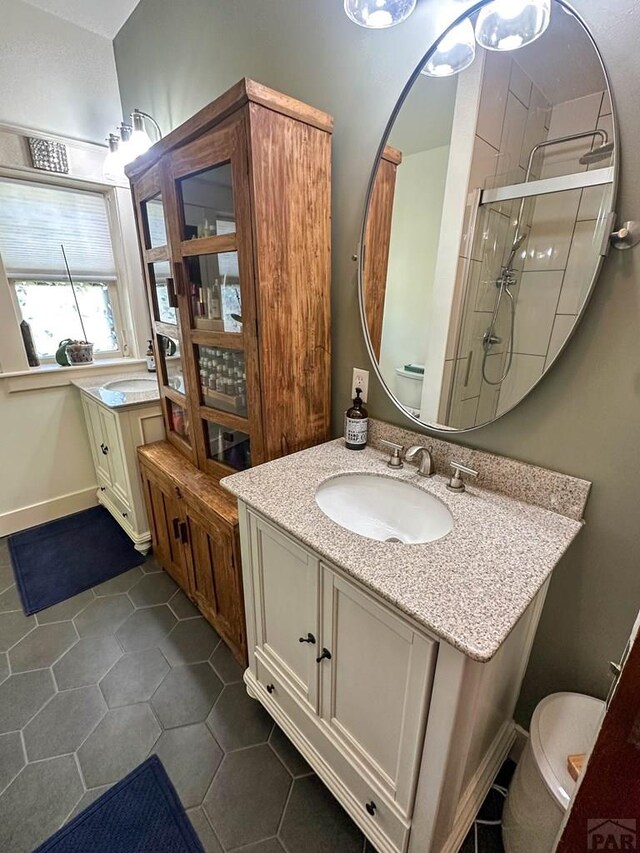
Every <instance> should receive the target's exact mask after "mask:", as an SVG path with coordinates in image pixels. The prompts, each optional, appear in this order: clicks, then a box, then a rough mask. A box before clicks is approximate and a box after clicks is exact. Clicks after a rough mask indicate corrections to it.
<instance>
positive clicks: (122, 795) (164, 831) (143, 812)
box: [34, 755, 204, 853]
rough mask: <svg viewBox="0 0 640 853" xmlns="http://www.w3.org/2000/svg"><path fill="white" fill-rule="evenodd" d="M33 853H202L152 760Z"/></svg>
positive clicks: (165, 778) (171, 790)
mask: <svg viewBox="0 0 640 853" xmlns="http://www.w3.org/2000/svg"><path fill="white" fill-rule="evenodd" d="M34 853H204V848H203V846H202V844H201V843H200V840H199V839H198V836H197V835H196V832H195V830H194V828H193V827H192V826H191V823H190V821H189V818H188V817H187V815H186V814H185V810H184V809H183V807H182V804H181V802H180V800H179V799H178V795H177V794H176V791H175V788H174V787H173V785H172V784H171V780H170V779H169V777H168V776H167V773H166V771H165V769H164V767H163V766H162V763H161V762H160V759H159V758H158V757H157V756H156V755H152V756H151V758H147V760H146V761H145V762H144V764H141V765H140V767H137V768H136V769H135V770H134V771H133V772H132V773H129V775H128V776H125V778H124V779H123V780H122V781H121V782H118V783H117V784H116V785H114V786H113V787H112V788H109V790H108V791H106V792H105V793H104V794H103V795H102V796H101V797H99V798H98V799H97V800H95V802H93V803H91V805H90V806H87V808H86V809H85V810H84V811H83V812H80V814H79V815H78V816H77V817H74V818H73V820H72V821H71V822H70V823H68V824H67V825H66V826H63V827H62V829H59V830H58V832H56V834H55V835H52V836H51V838H50V839H49V840H48V841H45V843H44V844H42V845H41V846H40V847H38V848H37V849H36V850H34Z"/></svg>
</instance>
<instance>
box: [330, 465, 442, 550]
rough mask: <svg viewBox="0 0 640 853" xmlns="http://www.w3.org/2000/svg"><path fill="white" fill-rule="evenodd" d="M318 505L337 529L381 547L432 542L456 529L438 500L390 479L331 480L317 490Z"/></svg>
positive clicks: (347, 476) (342, 477) (363, 476)
mask: <svg viewBox="0 0 640 853" xmlns="http://www.w3.org/2000/svg"><path fill="white" fill-rule="evenodd" d="M316 503H317V504H318V506H319V507H320V509H321V510H322V512H324V514H325V515H326V516H328V517H329V518H330V519H331V520H332V521H335V522H336V524H339V525H340V526H341V527H344V528H346V529H347V530H351V531H352V532H353V533H359V534H360V536H364V537H366V538H367V539H376V540H378V541H379V542H400V543H403V544H405V545H411V544H418V543H421V542H433V541H434V540H435V539H441V538H442V537H443V536H446V535H447V533H449V532H450V531H451V530H452V529H453V517H452V515H451V513H450V512H449V510H448V509H447V507H446V506H445V505H444V504H443V503H442V501H441V500H440V499H439V498H437V497H435V495H432V494H430V493H429V492H426V491H424V490H423V489H419V488H417V487H416V486H413V485H411V484H410V483H406V482H404V481H402V480H396V479H393V478H391V477H379V476H376V475H373V474H342V475H340V476H338V477H332V478H330V479H329V480H325V481H324V483H321V484H320V486H319V487H318V489H317V491H316Z"/></svg>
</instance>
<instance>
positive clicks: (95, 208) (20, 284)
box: [0, 178, 123, 361]
mask: <svg viewBox="0 0 640 853" xmlns="http://www.w3.org/2000/svg"><path fill="white" fill-rule="evenodd" d="M62 246H64V250H65V253H66V256H67V260H68V263H69V269H70V271H71V275H72V278H73V284H74V288H72V287H71V284H70V283H69V278H68V275H67V271H66V267H65V262H64V256H63V253H62V248H61V247H62ZM0 256H2V260H3V263H4V267H5V270H6V273H7V277H8V279H9V283H10V285H11V291H12V298H13V299H14V302H15V305H16V307H17V309H18V315H19V316H21V318H22V319H23V320H26V321H27V322H28V323H29V325H30V326H31V332H32V335H33V338H34V342H35V346H36V350H37V352H38V355H39V357H40V359H41V360H42V361H52V360H53V359H54V356H55V353H56V350H57V349H58V345H59V342H60V341H61V340H64V339H65V338H74V339H79V340H81V339H83V338H84V337H85V334H84V333H83V331H82V325H83V324H84V329H85V332H86V338H87V339H88V340H89V341H91V342H92V343H93V344H94V353H95V354H96V355H98V356H99V357H102V358H106V357H114V356H121V355H123V351H122V344H121V333H120V330H121V329H122V323H121V319H120V309H119V304H118V290H117V281H116V266H115V261H114V257H113V249H112V245H111V233H110V229H109V218H108V213H107V204H106V197H105V195H103V194H102V193H99V192H88V191H84V190H77V189H70V188H67V187H60V186H53V185H48V184H38V183H33V182H31V181H21V180H13V179H6V178H2V179H0ZM74 290H75V295H74ZM78 310H79V312H80V313H78ZM80 318H82V323H81V322H80Z"/></svg>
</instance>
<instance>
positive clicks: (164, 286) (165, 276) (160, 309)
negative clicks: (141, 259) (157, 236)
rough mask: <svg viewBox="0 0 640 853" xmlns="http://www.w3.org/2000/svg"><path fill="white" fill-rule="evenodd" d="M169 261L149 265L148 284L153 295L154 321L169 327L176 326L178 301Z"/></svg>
mask: <svg viewBox="0 0 640 853" xmlns="http://www.w3.org/2000/svg"><path fill="white" fill-rule="evenodd" d="M170 272H171V271H170V268H169V261H156V262H155V263H152V264H149V270H148V274H149V283H150V284H151V288H152V290H151V292H152V295H153V300H152V301H153V313H154V319H155V320H157V321H158V322H159V323H169V325H171V326H177V325H178V315H177V314H176V308H177V306H178V299H177V296H176V291H175V285H174V281H173V278H172V277H171V274H170Z"/></svg>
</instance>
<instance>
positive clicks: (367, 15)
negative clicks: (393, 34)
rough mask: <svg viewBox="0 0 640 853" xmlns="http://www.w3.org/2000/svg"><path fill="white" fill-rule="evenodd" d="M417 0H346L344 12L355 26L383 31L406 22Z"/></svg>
mask: <svg viewBox="0 0 640 853" xmlns="http://www.w3.org/2000/svg"><path fill="white" fill-rule="evenodd" d="M416 2H417V0H344V11H345V12H346V13H347V15H348V17H349V18H351V20H352V21H353V22H354V23H355V24H359V25H360V26H361V27H369V28H370V29H375V30H382V29H384V28H385V27H394V26H395V25H396V24H401V23H402V22H403V21H406V20H407V18H408V17H409V15H410V14H411V13H412V12H413V10H414V9H415V8H416Z"/></svg>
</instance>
